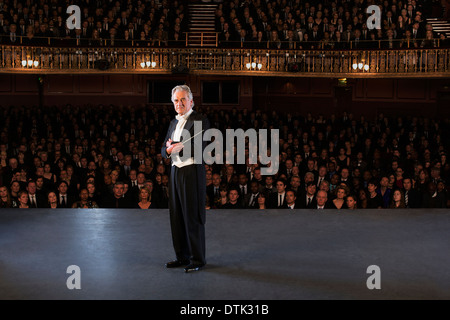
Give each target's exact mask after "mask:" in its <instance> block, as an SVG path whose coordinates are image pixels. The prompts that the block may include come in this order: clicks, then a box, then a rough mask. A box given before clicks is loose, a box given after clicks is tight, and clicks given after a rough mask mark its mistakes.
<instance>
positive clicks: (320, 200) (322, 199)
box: [311, 190, 332, 210]
mask: <svg viewBox="0 0 450 320" xmlns="http://www.w3.org/2000/svg"><path fill="white" fill-rule="evenodd" d="M311 209H319V210H320V209H332V208H331V206H330V204H329V202H328V195H327V193H326V192H325V191H322V190H319V191H317V196H316V203H315V205H314V207H312V208H311Z"/></svg>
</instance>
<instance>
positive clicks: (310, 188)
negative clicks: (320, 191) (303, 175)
mask: <svg viewBox="0 0 450 320" xmlns="http://www.w3.org/2000/svg"><path fill="white" fill-rule="evenodd" d="M306 189H307V192H308V194H310V195H313V194H314V193H316V186H315V185H310V186H308V187H307V188H306Z"/></svg>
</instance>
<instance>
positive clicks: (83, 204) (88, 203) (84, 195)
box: [72, 188, 98, 209]
mask: <svg viewBox="0 0 450 320" xmlns="http://www.w3.org/2000/svg"><path fill="white" fill-rule="evenodd" d="M72 208H82V209H94V208H98V204H97V203H96V202H95V201H93V200H90V199H89V191H88V190H87V189H85V188H83V189H81V190H80V200H79V201H76V202H74V204H73V205H72Z"/></svg>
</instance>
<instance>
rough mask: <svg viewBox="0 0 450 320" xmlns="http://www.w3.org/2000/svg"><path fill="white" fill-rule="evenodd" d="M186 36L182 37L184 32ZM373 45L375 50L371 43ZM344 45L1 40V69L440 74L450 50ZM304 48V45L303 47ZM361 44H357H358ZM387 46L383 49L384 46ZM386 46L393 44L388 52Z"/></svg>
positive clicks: (448, 67) (445, 72) (448, 71)
mask: <svg viewBox="0 0 450 320" xmlns="http://www.w3.org/2000/svg"><path fill="white" fill-rule="evenodd" d="M186 39H189V37H186ZM373 45H375V47H373ZM370 46H371V47H373V48H370V49H367V48H365V47H369V43H367V46H361V45H359V47H360V49H358V48H355V44H354V43H352V42H350V43H348V48H347V49H335V48H334V49H324V46H323V45H322V44H320V43H318V44H316V45H315V46H314V44H312V47H315V48H317V49H301V48H295V49H281V48H282V47H283V44H281V48H272V47H271V45H270V43H267V44H264V45H263V48H261V47H259V48H254V46H252V44H251V43H246V44H245V45H244V44H242V43H234V44H233V43H232V44H228V46H226V47H224V46H221V45H219V43H218V42H216V44H215V45H214V46H212V47H206V46H203V45H202V43H200V44H199V45H196V46H192V45H191V43H189V42H188V40H186V41H183V42H179V43H176V44H170V43H169V44H162V43H147V44H146V45H145V46H141V44H139V43H137V42H130V43H124V42H118V41H116V43H115V44H114V46H113V45H111V43H108V42H106V41H105V42H101V43H97V45H96V46H94V45H92V44H89V43H87V44H82V43H79V42H74V43H72V44H69V45H67V44H64V45H61V44H59V43H58V42H56V41H54V40H52V41H50V39H48V41H44V43H41V44H40V45H28V46H27V45H23V44H20V43H19V44H18V45H1V46H0V57H1V62H0V73H32V74H33V73H36V74H41V73H42V74H78V73H110V74H172V73H178V74H188V73H189V74H193V75H219V76H222V75H227V76H228V75H235V76H252V77H253V76H270V77H331V78H352V77H353V78H354V77H357V78H362V77H363V78H371V77H376V78H379V77H384V78H393V77H401V78H417V77H419V78H423V77H427V78H436V77H437V78H439V77H448V76H449V75H450V55H449V53H450V49H449V48H446V47H439V46H436V47H432V48H425V47H424V48H420V46H418V47H415V46H410V44H409V43H400V42H397V43H395V44H394V45H392V43H391V44H390V46H389V43H384V41H377V42H376V43H374V44H373V43H372V44H370ZM308 47H311V45H308ZM361 47H362V48H361ZM386 47H388V48H386ZM389 47H393V48H392V49H391V48H389Z"/></svg>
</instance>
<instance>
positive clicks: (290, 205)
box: [285, 190, 298, 209]
mask: <svg viewBox="0 0 450 320" xmlns="http://www.w3.org/2000/svg"><path fill="white" fill-rule="evenodd" d="M295 200H297V197H296V196H295V192H294V191H292V190H288V191H286V206H285V208H286V209H298V207H297V206H296V204H295Z"/></svg>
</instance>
